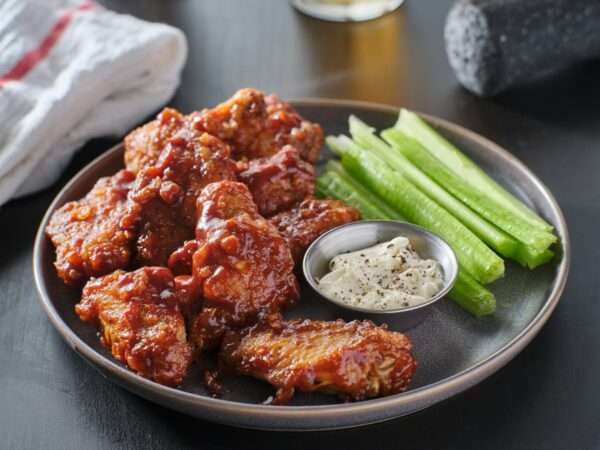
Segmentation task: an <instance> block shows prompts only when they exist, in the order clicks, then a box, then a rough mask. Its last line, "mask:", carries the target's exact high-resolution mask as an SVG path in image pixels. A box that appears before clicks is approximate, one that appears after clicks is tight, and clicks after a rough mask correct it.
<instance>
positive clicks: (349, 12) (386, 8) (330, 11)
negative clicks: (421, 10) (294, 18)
mask: <svg viewBox="0 0 600 450" xmlns="http://www.w3.org/2000/svg"><path fill="white" fill-rule="evenodd" d="M402 3H404V0H292V4H293V5H294V6H295V7H296V8H297V9H298V10H299V11H302V12H303V13H304V14H307V15H309V16H312V17H316V18H317V19H323V20H332V21H335V22H359V21H362V20H370V19H376V18H377V17H381V16H383V15H384V14H386V13H388V12H390V11H393V10H395V9H396V8H398V7H399V6H400V5H402Z"/></svg>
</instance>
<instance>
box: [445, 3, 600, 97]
mask: <svg viewBox="0 0 600 450" xmlns="http://www.w3.org/2000/svg"><path fill="white" fill-rule="evenodd" d="M445 39H446V52H447V54H448V59H449V61H450V65H451V66H452V68H453V69H454V72H455V73H456V76H457V78H458V80H459V81H460V83H461V84H462V85H463V86H464V87H465V88H467V89H468V90H470V91H472V92H474V93H476V94H478V95H483V96H490V95H494V94H497V93H499V92H501V91H503V90H505V89H507V88H509V87H511V86H513V85H516V84H520V83H523V82H526V81H529V80H533V79H536V78H539V77H541V76H544V75H546V74H548V73H551V72H554V71H557V70H560V69H562V68H565V67H567V66H569V65H571V64H573V63H575V62H579V61H584V60H587V59H593V58H599V57H600V0H459V1H458V2H457V3H456V4H455V5H454V6H453V7H452V9H451V10H450V13H449V14H448V18H447V20H446V29H445ZM599 81H600V80H599Z"/></svg>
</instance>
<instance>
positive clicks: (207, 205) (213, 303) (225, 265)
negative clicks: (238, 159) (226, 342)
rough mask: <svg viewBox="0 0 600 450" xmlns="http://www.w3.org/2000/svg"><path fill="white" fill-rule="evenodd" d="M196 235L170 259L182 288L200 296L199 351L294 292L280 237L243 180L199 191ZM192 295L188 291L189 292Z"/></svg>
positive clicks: (288, 300)
mask: <svg viewBox="0 0 600 450" xmlns="http://www.w3.org/2000/svg"><path fill="white" fill-rule="evenodd" d="M198 208H199V212H200V217H199V220H198V225H197V226H196V240H195V241H192V242H187V243H186V244H185V245H184V246H183V247H182V248H181V249H179V250H178V251H177V252H175V253H174V254H173V255H172V256H171V258H170V260H169V265H170V266H172V267H173V268H174V270H176V271H177V272H178V273H181V272H186V271H187V273H191V275H189V277H190V279H191V280H192V281H190V282H189V283H187V285H186V283H184V282H183V281H182V280H184V278H185V276H179V277H178V279H179V280H180V283H182V284H184V285H186V286H187V287H186V291H187V292H192V293H193V292H194V288H195V289H196V292H197V296H201V297H202V302H203V304H202V309H201V311H200V313H199V314H198V315H197V316H196V317H195V319H194V320H193V324H192V327H191V332H190V334H191V339H192V341H193V342H194V344H195V346H196V348H197V350H198V351H202V350H204V349H207V348H211V347H214V346H216V345H218V343H219V342H220V339H221V337H222V335H223V333H224V332H225V331H226V330H227V329H231V328H239V327H242V326H245V325H248V324H251V323H253V322H254V321H256V320H258V319H259V318H260V317H262V316H264V315H268V314H272V313H275V312H279V310H280V309H281V308H283V307H286V306H289V305H291V304H293V303H294V302H295V301H296V300H297V299H298V297H299V288H298V281H297V280H296V277H295V276H294V273H293V269H294V261H293V260H292V256H291V254H290V251H289V249H288V247H287V245H286V243H285V240H284V239H283V238H282V237H281V235H279V233H278V232H277V230H276V229H275V227H274V226H273V225H271V224H270V223H269V222H268V221H267V220H266V219H264V218H263V217H261V216H260V215H259V214H258V209H257V207H256V204H255V203H254V202H253V201H252V196H251V194H250V192H249V191H248V188H247V187H246V185H244V184H242V183H237V182H231V181H222V182H218V183H212V184H210V185H208V186H207V187H206V188H205V189H204V190H203V191H202V193H201V194H200V196H199V197H198ZM188 295H192V294H188Z"/></svg>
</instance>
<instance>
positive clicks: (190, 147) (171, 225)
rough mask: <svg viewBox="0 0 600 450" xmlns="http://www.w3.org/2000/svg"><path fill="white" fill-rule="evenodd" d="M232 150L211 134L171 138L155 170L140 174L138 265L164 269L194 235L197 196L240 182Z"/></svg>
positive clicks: (134, 210)
mask: <svg viewBox="0 0 600 450" xmlns="http://www.w3.org/2000/svg"><path fill="white" fill-rule="evenodd" d="M229 155H230V150H229V146H228V145H227V144H225V143H223V142H222V141H221V140H219V139H217V138H215V137H214V136H210V135H208V134H206V133H203V134H201V135H200V136H195V137H193V138H190V139H185V138H183V137H176V138H173V139H171V140H170V142H169V143H168V144H167V145H166V146H165V148H164V149H163V151H162V152H161V154H160V157H159V159H158V161H156V163H155V164H154V165H153V166H150V167H145V168H143V169H142V170H141V171H140V172H139V173H138V175H137V179H136V183H135V186H134V188H133V189H132V191H131V194H130V205H129V207H130V212H131V216H132V217H137V218H138V222H139V224H138V227H139V233H138V234H139V236H138V238H137V245H136V247H137V261H138V263H139V264H140V265H160V266H165V265H166V264H167V260H168V257H169V255H170V254H171V253H172V252H173V251H174V250H175V249H177V248H178V247H179V246H181V245H182V244H183V242H184V241H185V240H188V239H192V238H193V237H194V232H193V230H194V225H195V222H196V198H197V197H198V195H199V194H200V192H201V190H202V188H204V186H206V185H207V184H209V183H211V182H214V181H218V180H235V179H236V172H237V168H236V165H235V163H234V162H233V160H231V159H230V158H229Z"/></svg>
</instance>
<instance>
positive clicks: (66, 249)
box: [46, 170, 135, 286]
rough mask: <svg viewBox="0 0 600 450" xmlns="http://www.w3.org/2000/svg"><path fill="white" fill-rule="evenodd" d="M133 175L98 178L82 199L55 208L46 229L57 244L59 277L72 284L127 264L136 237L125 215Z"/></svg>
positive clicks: (81, 283) (127, 172) (124, 171)
mask: <svg viewBox="0 0 600 450" xmlns="http://www.w3.org/2000/svg"><path fill="white" fill-rule="evenodd" d="M134 178H135V176H134V174H133V173H131V172H129V171H127V170H121V171H120V172H117V173H116V174H115V175H113V176H111V177H106V178H100V179H99V180H98V182H97V183H96V184H95V185H94V187H93V188H92V190H91V191H90V192H89V193H88V194H87V195H86V196H85V197H84V198H82V199H81V200H77V201H72V202H69V203H67V204H65V205H63V206H62V207H61V208H59V209H57V210H56V211H55V212H54V214H53V215H52V218H51V219H50V223H49V224H48V227H47V228H46V234H47V235H48V236H49V237H50V239H51V240H52V243H53V244H54V246H55V247H56V262H55V263H54V265H55V266H56V270H57V272H58V276H59V277H60V278H62V279H63V281H64V282H65V283H66V284H68V285H71V286H81V285H83V284H84V283H85V282H86V281H87V279H88V278H89V277H92V276H95V277H97V276H101V275H105V274H107V273H110V272H112V271H113V270H116V269H122V268H125V267H127V265H128V264H129V261H130V258H131V250H132V242H133V240H134V238H135V234H134V232H133V224H132V223H130V221H129V220H128V216H127V207H126V203H127V194H128V192H129V190H130V188H131V186H132V184H133V181H134Z"/></svg>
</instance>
